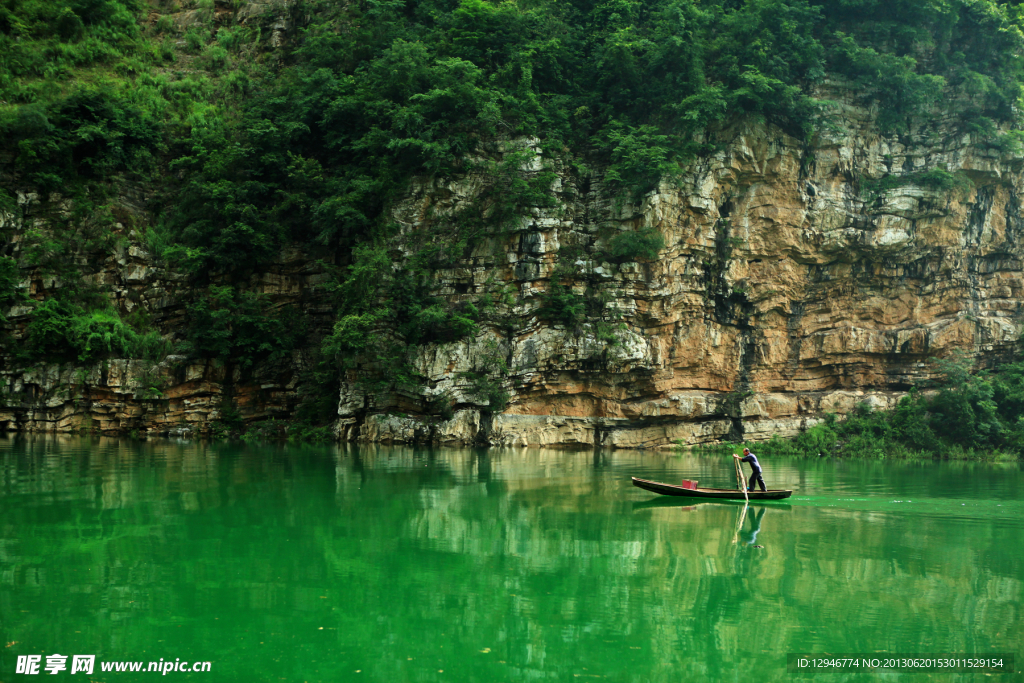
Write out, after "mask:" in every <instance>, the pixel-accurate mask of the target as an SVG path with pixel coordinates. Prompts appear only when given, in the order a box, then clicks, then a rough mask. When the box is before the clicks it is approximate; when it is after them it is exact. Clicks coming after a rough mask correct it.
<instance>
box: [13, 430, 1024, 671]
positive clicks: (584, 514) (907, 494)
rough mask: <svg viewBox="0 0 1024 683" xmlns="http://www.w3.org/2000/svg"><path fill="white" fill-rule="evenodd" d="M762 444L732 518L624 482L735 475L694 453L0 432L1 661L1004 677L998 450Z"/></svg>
mask: <svg viewBox="0 0 1024 683" xmlns="http://www.w3.org/2000/svg"><path fill="white" fill-rule="evenodd" d="M762 464H763V465H764V468H765V478H766V480H767V482H768V485H769V486H770V487H771V488H792V489H794V490H795V491H796V493H794V495H793V497H792V498H790V499H789V500H788V501H786V502H784V503H766V504H760V505H751V506H750V508H749V510H747V511H746V513H744V507H743V504H742V503H740V504H735V503H714V502H708V503H700V504H696V505H686V504H685V503H680V502H678V501H677V502H675V503H673V502H672V501H673V499H669V498H664V497H659V496H655V495H654V494H650V493H647V492H645V491H641V490H640V489H637V488H635V487H633V486H631V485H630V480H629V477H630V476H631V475H633V476H639V477H643V478H648V479H656V480H660V481H667V482H678V480H679V479H680V478H691V479H698V480H700V482H701V484H702V485H705V486H716V485H717V486H723V487H732V486H734V485H735V484H734V478H733V465H732V460H731V459H723V458H712V457H708V456H690V455H686V456H678V455H673V454H668V453H649V452H647V453H640V452H623V451H611V452H600V453H597V454H595V453H593V452H565V451H545V450H526V449H520V450H504V451H495V450H490V451H471V450H444V449H441V450H418V449H411V448H399V447H395V448H389V447H362V448H344V447H336V446H328V447H308V446H249V445H240V444H239V445H231V444H212V445H205V444H197V443H188V442H181V443H178V442H172V441H150V442H132V441H119V440H112V439H89V438H57V437H48V438H47V437H36V438H24V437H17V438H15V437H11V438H0V529H2V531H0V639H2V641H3V644H4V645H6V647H5V648H3V649H2V650H0V681H4V682H10V681H27V680H37V679H35V678H31V677H28V676H25V675H19V674H16V665H17V659H18V657H19V656H23V655H30V654H39V655H42V664H41V667H42V666H45V665H46V657H47V655H52V654H61V655H68V656H69V659H68V668H67V670H65V671H62V672H61V673H60V674H59V675H60V676H65V677H70V678H71V680H94V681H110V682H114V681H119V680H120V681H130V680H142V679H144V680H153V679H154V678H155V677H156V676H157V674H155V673H149V674H134V675H133V674H131V673H128V672H124V673H117V672H101V671H100V663H101V662H110V661H132V660H135V661H145V662H147V663H148V662H149V661H157V660H159V659H160V658H163V659H164V660H165V661H176V660H177V659H181V660H185V661H209V662H211V669H210V672H208V673H181V672H170V673H168V674H167V680H171V679H178V680H182V679H189V680H195V681H267V682H271V681H273V682H276V681H290V682H291V681H296V682H301V681H307V682H309V683H313V682H314V681H317V682H319V681H388V682H391V681H480V682H481V683H491V682H498V681H507V682H509V683H511V682H518V681H572V680H577V679H578V680H587V679H594V680H598V679H602V680H608V681H631V682H632V681H635V682H637V683H641V682H643V683H646V682H650V681H657V682H660V681H665V682H669V681H672V682H677V681H688V680H711V681H746V680H759V681H766V680H767V681H775V680H779V681H783V680H792V679H793V678H794V677H799V676H798V675H796V674H793V673H790V672H788V671H787V659H786V656H787V654H788V653H797V652H807V653H880V654H883V655H884V654H918V653H965V654H971V655H986V654H989V653H1013V654H1014V655H1015V656H1016V659H1017V662H1016V666H1015V671H1017V672H1020V671H1021V669H1022V666H1021V665H1022V664H1024V613H1022V610H1024V607H1022V605H1024V471H1022V467H1021V464H1019V463H1010V464H987V463H933V462H924V463H921V462H914V463H904V462H877V461H863V460H857V461H851V460H772V459H767V458H762ZM741 517H742V518H743V519H742V523H743V524H742V528H740V527H739V526H738V525H739V524H740V521H741ZM755 546H763V547H755ZM76 654H94V655H96V665H95V672H94V675H93V676H91V677H86V676H84V675H82V674H75V675H73V676H72V675H71V674H70V669H71V666H70V664H71V659H70V656H72V655H76ZM40 674H41V675H44V676H46V679H47V680H49V679H50V676H49V674H48V673H47V672H46V671H43V670H42V669H41V670H40ZM808 678H810V677H808ZM813 678H814V679H815V680H820V681H836V680H857V681H866V680H871V679H878V678H884V679H887V680H914V681H922V680H936V681H940V680H941V681H945V680H982V678H983V675H981V674H974V673H971V674H953V673H949V672H942V673H935V672H932V673H915V674H905V673H904V674H900V673H888V674H879V673H876V674H822V673H819V674H817V675H814V676H813ZM986 678H987V680H996V681H1010V680H1014V681H1017V680H1022V679H1021V674H1019V673H1011V674H1005V675H999V676H992V677H986Z"/></svg>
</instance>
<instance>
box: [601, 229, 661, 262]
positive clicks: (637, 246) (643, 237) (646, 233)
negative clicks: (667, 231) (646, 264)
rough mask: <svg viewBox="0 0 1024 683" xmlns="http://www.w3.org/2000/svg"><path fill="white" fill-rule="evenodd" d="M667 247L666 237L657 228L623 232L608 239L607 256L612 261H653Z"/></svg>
mask: <svg viewBox="0 0 1024 683" xmlns="http://www.w3.org/2000/svg"><path fill="white" fill-rule="evenodd" d="M664 248H665V237H664V236H663V235H662V234H661V232H660V231H659V230H658V229H657V228H641V229H640V230H632V231H629V232H622V233H619V234H618V235H616V236H615V237H613V238H611V239H610V240H608V253H607V258H608V260H609V261H611V262H612V263H627V262H629V261H653V260H655V259H656V258H658V253H659V252H661V250H662V249H664Z"/></svg>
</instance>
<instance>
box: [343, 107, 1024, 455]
mask: <svg viewBox="0 0 1024 683" xmlns="http://www.w3.org/2000/svg"><path fill="white" fill-rule="evenodd" d="M842 120H843V121H844V122H845V125H846V126H847V129H846V130H845V131H844V132H835V133H829V134H822V135H820V136H819V137H818V138H816V139H815V140H813V141H812V142H811V143H805V142H804V141H801V140H798V139H796V138H793V137H791V136H789V135H787V134H785V133H784V132H783V131H781V130H778V129H776V128H773V127H771V126H766V125H764V124H758V123H750V122H744V123H740V124H737V125H736V126H734V127H733V128H731V129H729V130H725V131H722V132H720V134H719V135H718V136H717V142H719V143H720V144H719V149H720V151H718V152H716V153H714V154H711V155H708V156H705V157H703V158H700V159H698V160H697V161H696V162H694V163H693V164H691V165H690V166H689V167H688V168H686V169H685V170H684V172H683V173H682V176H681V178H680V179H679V180H678V182H677V183H673V182H669V181H664V182H663V183H662V184H661V186H660V187H659V189H658V190H657V191H655V192H652V193H650V194H648V195H647V196H646V197H644V198H643V200H642V202H640V203H634V204H630V203H628V202H625V203H623V202H620V201H616V198H615V196H614V195H613V193H611V192H610V191H608V189H607V188H606V187H605V186H604V185H603V184H602V182H601V178H600V176H599V175H598V176H592V177H590V178H582V177H580V176H579V175H577V174H573V173H571V172H569V171H568V170H567V166H563V165H560V164H558V163H554V164H551V163H549V162H547V161H545V160H544V159H542V158H541V156H540V150H539V147H538V146H537V145H536V144H535V143H534V144H533V146H532V149H533V151H534V152H535V158H534V162H533V163H532V165H531V164H527V165H526V166H524V168H523V171H524V173H530V172H537V171H538V170H539V169H541V168H542V167H545V166H547V167H549V168H553V169H554V170H555V171H556V172H557V174H558V178H557V179H556V180H555V183H554V185H553V192H554V193H555V196H556V197H557V198H558V203H557V206H555V207H553V208H552V207H547V208H540V207H536V208H534V209H533V210H532V212H531V213H532V215H531V216H530V217H529V218H528V219H526V220H524V221H523V222H522V223H521V224H520V225H519V226H517V230H515V231H513V232H512V234H510V235H505V236H502V237H494V238H492V239H490V240H488V241H486V242H485V243H482V244H479V245H478V246H477V248H476V249H475V251H474V252H473V254H472V255H471V256H470V257H469V258H466V259H464V260H463V261H462V262H460V263H459V264H458V265H457V266H456V267H453V268H451V269H450V270H448V271H446V272H443V273H442V280H443V287H442V289H440V290H439V292H440V293H441V294H444V295H446V296H447V297H449V300H451V301H453V302H458V301H474V300H478V299H479V298H480V297H481V296H483V295H485V294H488V293H490V294H492V295H493V294H494V292H495V291H496V287H495V283H498V284H500V285H501V288H502V289H501V291H503V292H505V293H506V294H507V293H508V292H509V291H511V292H512V293H513V296H512V297H508V305H506V306H505V307H504V308H501V310H500V315H498V316H494V317H492V318H491V319H490V320H488V321H486V322H485V323H484V324H483V325H482V327H481V332H480V334H479V335H478V336H477V337H476V338H474V339H471V340H464V341H461V342H457V343H450V344H445V345H431V346H428V347H426V348H421V349H420V350H419V352H418V353H417V354H416V356H415V358H414V359H413V365H414V367H415V370H416V372H417V373H418V374H419V375H421V376H422V377H424V378H425V382H424V384H423V386H421V387H420V388H418V389H416V390H413V391H409V390H406V391H404V392H396V393H393V394H391V395H383V396H382V395H375V396H367V395H366V394H365V393H364V392H363V391H362V390H361V389H360V383H359V381H358V377H357V376H355V375H353V376H352V377H350V380H351V381H349V382H347V383H345V384H344V385H343V387H342V391H341V400H340V404H339V416H340V420H339V433H340V435H341V437H342V438H344V439H351V440H371V441H395V442H414V441H432V442H440V443H486V444H500V445H509V446H511V445H573V446H607V447H627V448H634V447H663V446H666V445H669V444H672V443H674V442H682V443H688V444H693V443H706V442H714V441H718V440H722V439H726V438H733V439H735V438H745V439H749V440H760V439H766V438H770V437H771V436H772V435H775V434H778V435H780V436H793V435H795V434H796V433H798V432H799V431H800V430H802V429H805V428H806V427H807V426H809V425H812V424H814V423H815V422H816V421H818V420H820V419H821V416H822V415H823V413H826V412H835V413H840V414H842V413H848V412H850V411H851V410H853V409H854V408H855V406H857V405H858V404H862V403H866V404H867V405H868V406H871V407H874V408H881V409H884V408H888V407H892V406H893V405H894V404H895V402H896V401H898V400H899V398H900V397H902V396H903V395H905V394H906V392H907V391H909V390H910V389H911V388H912V387H915V386H921V385H926V384H927V383H928V382H929V381H930V380H933V379H934V378H935V377H936V367H935V365H934V364H933V363H932V362H931V361H932V360H933V359H935V358H936V357H944V356H948V355H949V354H950V353H952V352H954V351H958V350H959V351H963V352H966V353H967V354H968V355H969V356H970V357H973V358H974V359H975V360H976V361H977V363H978V364H992V363H996V362H998V361H999V360H1000V359H1003V358H1007V357H1010V356H1012V355H1013V353H1015V352H1016V350H1017V349H1018V347H1019V343H1018V340H1019V338H1020V335H1021V330H1022V320H1021V303H1022V295H1024V291H1022V282H1021V276H1022V249H1021V245H1020V239H1021V229H1022V216H1021V210H1020V206H1021V191H1022V180H1024V179H1022V175H1021V168H1022V166H1021V164H1022V158H1021V156H1020V155H1019V154H1006V153H1004V152H1000V151H997V150H996V149H994V148H993V147H990V146H988V145H986V143H985V142H983V141H977V140H974V139H972V138H971V136H970V135H966V134H964V135H958V134H953V133H950V132H948V131H943V130H942V128H941V126H939V127H937V128H935V129H927V130H926V129H920V130H914V131H913V132H912V133H910V134H906V135H890V136H883V135H879V134H878V133H877V132H872V131H873V128H872V125H871V115H870V112H869V111H868V110H866V109H862V108H858V107H857V106H855V105H854V104H851V103H848V104H846V105H845V106H844V107H843V111H842ZM523 144H524V145H526V146H530V145H531V142H530V141H523ZM485 185H486V183H485V182H484V181H482V180H481V179H479V178H474V177H473V176H472V175H470V176H467V177H465V178H460V179H447V178H446V179H438V180H434V181H432V182H427V181H424V182H423V183H422V184H420V185H419V186H417V187H416V188H414V189H413V191H412V192H410V194H409V196H408V198H407V200H406V201H405V202H404V203H403V204H402V205H401V206H399V207H397V208H396V210H395V218H396V219H397V220H398V221H400V222H401V224H402V225H403V226H404V230H405V234H406V236H410V235H414V234H415V233H416V231H418V230H427V229H429V228H430V223H431V221H436V219H437V216H439V215H445V214H453V213H457V212H458V211H459V209H460V208H461V207H464V206H466V205H469V204H472V203H473V202H476V201H480V199H479V192H480V188H481V187H484V186H485ZM643 229H654V230H657V231H658V232H659V233H660V234H661V235H662V236H663V237H664V239H665V243H666V246H665V248H664V249H663V250H662V251H661V253H660V254H659V257H658V258H657V259H656V260H651V261H641V262H627V263H619V264H615V263H610V262H608V261H607V260H606V257H605V254H606V253H607V247H608V244H609V241H610V240H611V239H612V238H613V237H614V236H615V235H618V234H621V233H623V232H625V231H638V230H643ZM401 245H402V243H401V240H399V241H398V243H397V245H396V246H397V247H398V248H399V249H400V248H401ZM567 255H568V257H567ZM567 258H568V259H570V261H569V262H567V260H566V259H567ZM556 268H559V270H558V271H557V272H556ZM553 282H558V283H560V284H562V285H563V286H565V287H571V289H572V291H573V292H574V293H575V294H576V295H578V296H579V298H580V300H586V301H589V302H590V306H591V307H593V306H594V305H599V306H601V307H603V311H602V315H601V316H600V317H601V318H603V320H604V322H598V321H597V320H596V319H595V318H593V317H591V318H590V319H588V321H587V322H585V323H582V324H576V325H570V326H566V325H565V324H562V323H560V322H559V321H558V320H557V319H556V318H553V317H552V316H551V315H550V314H549V313H547V314H546V309H545V301H546V299H545V297H546V296H549V294H550V291H551V287H552V283H553ZM499 308H500V307H499ZM495 349H497V350H498V356H500V361H501V362H500V363H496V359H495ZM496 368H497V369H496ZM483 372H490V373H491V377H493V378H495V379H496V380H500V382H501V383H502V386H503V387H504V388H505V390H506V391H507V393H508V395H509V396H510V401H509V403H508V405H507V407H505V409H504V410H501V411H500V412H499V411H495V410H493V409H491V410H489V406H488V405H487V401H485V400H481V399H480V397H479V396H478V395H477V394H478V393H479V391H478V390H476V389H475V388H474V385H473V381H472V378H474V377H477V376H479V375H480V373H483ZM474 392H476V393H474ZM439 397H443V399H444V401H445V402H449V403H450V404H451V405H452V406H453V409H454V416H453V417H451V418H450V419H440V418H436V417H429V416H422V415H420V416H418V415H417V413H418V412H421V411H424V410H426V408H425V407H426V406H428V405H431V402H432V401H433V402H434V404H436V402H437V399H438V398H439ZM492 413H493V414H492Z"/></svg>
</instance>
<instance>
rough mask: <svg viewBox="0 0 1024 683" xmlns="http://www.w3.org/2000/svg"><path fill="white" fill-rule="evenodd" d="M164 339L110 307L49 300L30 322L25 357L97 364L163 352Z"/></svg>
mask: <svg viewBox="0 0 1024 683" xmlns="http://www.w3.org/2000/svg"><path fill="white" fill-rule="evenodd" d="M164 350H165V344H164V340H163V339H162V338H161V337H160V335H159V334H158V333H156V332H155V331H147V332H140V331H138V330H136V329H135V328H133V327H132V326H131V325H129V324H128V323H126V322H124V321H123V320H121V318H120V316H118V315H117V313H116V312H115V311H114V310H112V309H109V308H100V309H93V310H86V309H85V308H84V307H83V306H82V305H80V304H77V303H74V302H69V301H62V300H61V299H58V298H53V299H47V300H46V301H44V302H43V303H42V304H40V305H39V307H38V308H36V310H35V311H34V312H33V314H32V318H31V320H30V321H29V323H28V328H27V334H26V337H25V344H24V347H23V350H22V354H23V356H24V357H25V358H26V360H30V361H50V362H72V363H74V362H77V363H93V362H96V361H98V360H101V359H104V358H149V359H156V358H158V357H160V356H161V355H163V352H164Z"/></svg>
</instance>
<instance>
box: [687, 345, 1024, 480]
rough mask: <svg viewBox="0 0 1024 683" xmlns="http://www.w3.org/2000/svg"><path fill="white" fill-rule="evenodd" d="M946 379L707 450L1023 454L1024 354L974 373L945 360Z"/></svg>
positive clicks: (972, 456) (968, 456)
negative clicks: (877, 405)
mask: <svg viewBox="0 0 1024 683" xmlns="http://www.w3.org/2000/svg"><path fill="white" fill-rule="evenodd" d="M942 369H943V372H944V373H945V381H944V383H943V385H942V386H940V387H932V388H922V389H919V390H915V391H912V392H911V393H910V395H909V396H906V397H905V398H903V399H902V400H901V401H900V402H899V404H898V405H897V406H896V408H895V409H894V410H891V411H876V410H872V409H871V407H870V406H868V405H867V404H862V405H860V406H858V407H857V410H856V411H854V412H853V413H852V414H850V415H847V416H846V417H845V418H844V417H840V416H837V415H832V414H830V415H826V416H825V420H824V421H823V422H821V423H819V424H816V425H814V426H813V427H811V428H810V429H808V430H807V431H805V432H803V433H802V434H800V435H799V436H797V437H795V438H792V439H782V438H779V437H774V438H772V439H771V440H770V441H768V442H760V443H749V444H717V445H714V446H705V447H701V448H699V449H696V450H698V451H699V452H701V453H706V454H709V455H727V454H729V453H734V452H739V451H741V450H742V449H743V448H744V446H747V447H749V448H750V449H751V450H752V451H753V452H754V453H756V454H758V455H766V456H778V455H785V456H802V457H859V458H902V459H909V458H931V459H942V460H990V461H997V460H1018V459H1020V458H1022V457H1024V362H1017V363H1012V364H1008V365H1004V366H1002V367H1001V368H999V369H998V370H996V371H983V372H979V373H977V374H970V372H969V371H968V369H967V367H966V365H965V363H963V362H960V361H946V362H943V363H942Z"/></svg>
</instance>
